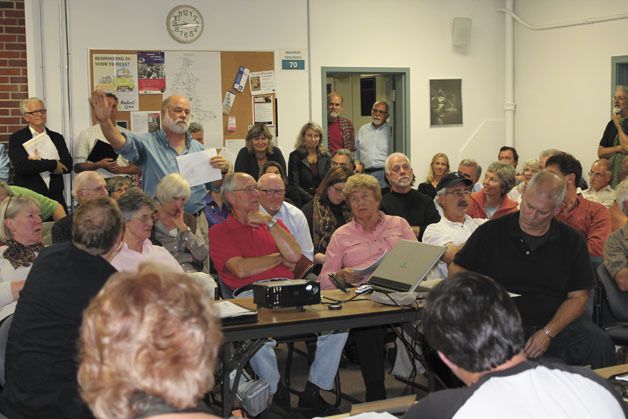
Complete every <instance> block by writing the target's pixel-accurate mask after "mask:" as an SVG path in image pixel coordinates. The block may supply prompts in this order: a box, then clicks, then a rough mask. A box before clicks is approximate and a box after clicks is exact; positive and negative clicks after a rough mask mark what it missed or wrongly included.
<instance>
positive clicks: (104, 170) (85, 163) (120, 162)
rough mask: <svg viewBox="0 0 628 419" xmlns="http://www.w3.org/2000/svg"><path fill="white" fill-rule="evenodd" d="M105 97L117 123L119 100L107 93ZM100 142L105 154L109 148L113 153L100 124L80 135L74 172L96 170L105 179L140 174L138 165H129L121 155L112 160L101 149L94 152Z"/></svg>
mask: <svg viewBox="0 0 628 419" xmlns="http://www.w3.org/2000/svg"><path fill="white" fill-rule="evenodd" d="M105 95H106V96H107V101H108V102H110V103H111V108H110V109H111V113H110V115H109V118H110V119H111V120H112V121H114V123H115V121H116V119H117V116H118V98H117V97H116V95H114V94H113V93H105ZM99 141H100V142H101V143H104V144H99V145H98V147H99V148H100V147H102V148H103V152H104V151H105V150H104V149H105V148H107V147H109V148H110V150H111V151H113V148H112V147H111V144H109V141H107V139H106V138H105V135H104V134H103V132H102V129H101V128H100V124H96V125H93V126H91V127H90V128H87V129H86V130H85V131H83V132H81V133H80V134H79V138H78V142H77V145H76V148H75V149H74V171H75V172H76V173H80V172H84V171H86V170H95V171H97V172H98V173H100V175H101V176H102V177H104V178H109V177H113V176H116V175H135V174H137V173H139V169H138V167H137V166H136V165H134V164H131V163H129V162H128V160H126V159H125V158H124V157H122V156H120V155H118V157H117V158H112V157H114V155H113V153H112V156H111V157H103V153H99V152H98V150H99V149H96V151H94V148H95V147H96V146H97V144H98V142H99ZM92 152H94V155H92ZM115 154H117V153H115Z"/></svg>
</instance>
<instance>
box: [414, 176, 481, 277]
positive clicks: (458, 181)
mask: <svg viewBox="0 0 628 419" xmlns="http://www.w3.org/2000/svg"><path fill="white" fill-rule="evenodd" d="M472 186H473V181H472V180H470V179H468V178H466V177H465V176H463V175H461V174H458V173H455V172H454V173H450V174H448V175H446V176H444V177H443V178H442V179H441V181H440V182H438V185H437V186H436V199H437V200H438V203H439V204H440V206H441V208H442V209H443V216H442V217H441V219H440V221H439V222H438V223H436V224H431V225H429V226H427V228H426V229H425V233H424V234H423V242H424V243H429V244H435V245H438V246H446V247H447V250H446V251H445V253H444V254H443V256H442V257H441V260H440V262H438V264H437V265H436V266H435V267H434V269H432V272H430V277H438V278H447V274H448V272H447V268H448V266H449V264H450V263H451V262H453V260H454V256H456V253H458V251H459V250H460V249H462V246H464V244H465V243H466V241H467V239H468V238H469V236H471V234H473V232H474V231H475V229H476V228H478V227H479V226H480V225H482V224H484V223H485V222H486V221H487V220H486V219H485V218H471V217H470V216H468V215H467V208H469V195H470V194H471V187H472Z"/></svg>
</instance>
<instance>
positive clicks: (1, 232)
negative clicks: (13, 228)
mask: <svg viewBox="0 0 628 419" xmlns="http://www.w3.org/2000/svg"><path fill="white" fill-rule="evenodd" d="M27 207H35V208H37V209H39V203H38V202H37V201H35V200H34V199H33V198H31V197H29V196H15V195H9V196H8V197H7V198H5V199H4V201H2V203H1V204H0V222H1V223H2V226H1V227H0V240H2V241H3V242H6V241H7V240H11V239H12V238H13V237H12V236H11V232H10V231H9V227H8V226H7V225H6V223H5V221H6V220H10V219H13V218H15V216H16V215H17V213H18V212H20V211H21V210H22V209H23V208H27Z"/></svg>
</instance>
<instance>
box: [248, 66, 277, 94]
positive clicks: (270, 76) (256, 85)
mask: <svg viewBox="0 0 628 419" xmlns="http://www.w3.org/2000/svg"><path fill="white" fill-rule="evenodd" d="M249 84H250V85H251V95H266V94H269V93H275V72H274V71H272V70H269V71H251V73H250V74H249Z"/></svg>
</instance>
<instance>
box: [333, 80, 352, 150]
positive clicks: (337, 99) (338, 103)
mask: <svg viewBox="0 0 628 419" xmlns="http://www.w3.org/2000/svg"><path fill="white" fill-rule="evenodd" d="M341 113H342V96H340V95H339V94H338V93H336V92H331V93H330V94H328V95H327V148H328V149H329V153H330V154H333V153H335V152H336V150H339V149H342V148H345V149H348V150H350V151H355V131H354V129H353V122H351V120H350V119H349V118H344V117H342V116H340V114H341Z"/></svg>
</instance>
